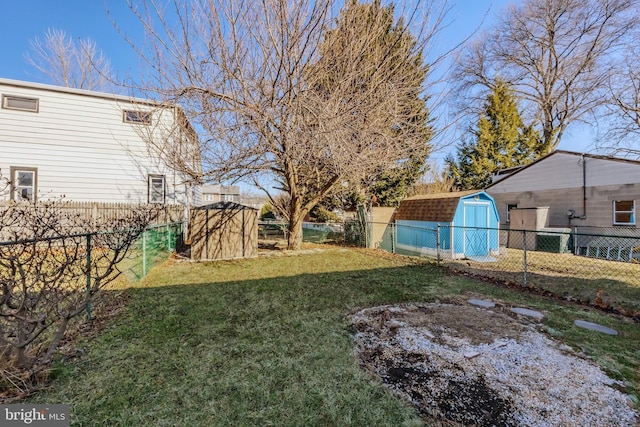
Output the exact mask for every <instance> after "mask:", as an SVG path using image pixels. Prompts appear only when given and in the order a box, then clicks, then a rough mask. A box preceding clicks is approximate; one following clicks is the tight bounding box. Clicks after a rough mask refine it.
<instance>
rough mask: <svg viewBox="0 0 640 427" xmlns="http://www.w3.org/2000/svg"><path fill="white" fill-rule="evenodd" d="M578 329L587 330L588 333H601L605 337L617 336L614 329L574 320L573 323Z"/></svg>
mask: <svg viewBox="0 0 640 427" xmlns="http://www.w3.org/2000/svg"><path fill="white" fill-rule="evenodd" d="M573 324H574V325H576V326H577V327H579V328H584V329H589V330H590V331H596V332H602V333H603V334H607V335H618V331H616V330H615V329H611V328H607V327H606V326H602V325H598V324H597V323H591V322H587V321H585V320H576V321H574V322H573Z"/></svg>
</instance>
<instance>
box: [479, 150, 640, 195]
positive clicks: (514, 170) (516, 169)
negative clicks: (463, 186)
mask: <svg viewBox="0 0 640 427" xmlns="http://www.w3.org/2000/svg"><path fill="white" fill-rule="evenodd" d="M557 154H567V155H572V156H576V157H585V158H591V159H599V160H611V161H616V162H621V163H626V164H635V165H640V160H633V159H626V158H623V157H614V156H605V155H600V154H589V153H580V152H577V151H567V150H555V151H553V152H551V153H549V154H547V155H546V156H544V157H540V158H539V159H538V160H536V161H534V162H531V163H529V164H528V165H525V166H516V167H513V168H507V169H502V170H501V171H498V172H497V173H496V175H501V176H502V178H500V179H498V180H497V181H495V182H493V183H491V184H490V185H489V186H487V189H489V188H491V187H493V186H494V185H497V184H501V183H503V181H505V180H507V179H509V178H511V177H512V176H515V175H517V174H519V173H521V172H522V171H525V170H527V169H529V168H530V167H532V166H534V165H536V164H538V163H540V162H542V161H544V160H546V159H548V158H549V157H552V156H555V155H557ZM509 171H512V172H511V173H509Z"/></svg>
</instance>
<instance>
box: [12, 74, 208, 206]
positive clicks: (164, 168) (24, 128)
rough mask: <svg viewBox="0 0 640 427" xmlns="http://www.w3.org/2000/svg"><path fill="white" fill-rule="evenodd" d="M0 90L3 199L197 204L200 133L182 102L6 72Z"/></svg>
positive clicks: (198, 201)
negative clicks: (176, 104) (35, 79)
mask: <svg viewBox="0 0 640 427" xmlns="http://www.w3.org/2000/svg"><path fill="white" fill-rule="evenodd" d="M0 96H1V105H0V152H1V153H2V154H1V155H0V173H1V174H2V178H3V179H4V180H8V182H9V183H10V185H9V188H7V189H6V190H5V191H4V192H3V193H2V194H0V198H1V199H3V200H7V199H9V200H14V201H30V202H31V203H37V202H38V201H39V200H48V199H59V198H64V200H68V201H74V202H100V203H115V202H119V203H131V204H146V203H150V204H166V205H175V204H182V205H186V206H189V205H198V204H200V194H199V187H198V186H196V185H194V184H193V182H194V179H193V176H194V173H193V172H194V171H196V172H197V171H199V170H200V166H199V164H200V158H199V155H198V150H197V137H196V135H195V132H194V131H193V129H192V128H191V126H190V124H189V122H188V120H187V119H186V118H185V116H184V114H183V113H182V111H181V110H180V109H179V108H177V107H174V106H163V105H160V104H158V103H155V102H153V101H149V100H143V99H138V98H131V97H127V96H122V95H114V94H108V93H101V92H93V91H87V90H80V89H71V88H66V87H58V86H50V85H44V84H38V83H30V82H23V81H16V80H8V79H0ZM169 159H172V160H169ZM176 161H179V162H180V163H181V165H180V167H178V168H175V167H171V166H169V165H175V164H176V163H175V162H176ZM176 169H178V170H176ZM185 171H190V173H186V172H185Z"/></svg>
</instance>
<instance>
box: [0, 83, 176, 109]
mask: <svg viewBox="0 0 640 427" xmlns="http://www.w3.org/2000/svg"><path fill="white" fill-rule="evenodd" d="M0 84H2V85H4V86H13V87H16V88H28V89H39V90H46V91H49V92H58V93H71V94H75V95H83V96H90V97H93V98H100V99H108V100H111V101H121V102H131V103H135V104H141V105H150V106H155V107H160V106H162V105H163V104H162V103H160V102H157V101H153V100H151V99H143V98H136V97H131V96H127V95H117V94H113V93H106V92H97V91H93V90H86V89H76V88H71V87H64V86H54V85H48V84H43V83H34V82H26V81H22V80H12V79H5V78H0Z"/></svg>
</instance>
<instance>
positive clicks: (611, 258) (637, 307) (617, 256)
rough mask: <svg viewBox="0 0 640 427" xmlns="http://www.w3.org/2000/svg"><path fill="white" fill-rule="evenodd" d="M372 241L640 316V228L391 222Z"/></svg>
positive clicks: (389, 248)
mask: <svg viewBox="0 0 640 427" xmlns="http://www.w3.org/2000/svg"><path fill="white" fill-rule="evenodd" d="M366 227H370V224H366ZM356 240H357V239H356ZM360 240H362V239H360ZM371 247H377V248H379V249H382V250H385V251H388V252H393V253H397V254H402V255H410V256H425V257H430V258H433V259H434V260H435V261H436V262H437V263H438V264H439V265H443V266H446V267H448V268H450V269H452V270H455V271H458V272H462V273H464V274H468V275H471V276H476V277H479V278H482V279H486V280H493V281H496V282H500V283H504V284H508V285H514V286H519V287H526V288H530V289H535V290H538V291H541V292H542V293H547V294H551V295H553V296H556V297H560V298H563V299H566V300H576V301H580V302H584V303H589V304H592V305H597V306H600V307H602V308H612V309H615V310H616V311H618V312H622V313H623V314H627V313H631V314H632V315H634V316H639V315H640V232H639V230H635V229H609V228H607V229H595V228H588V229H587V228H586V227H580V228H571V229H569V228H567V229H542V230H500V229H492V228H479V227H455V226H438V227H435V228H423V227H416V226H406V225H397V224H393V223H391V224H388V225H387V226H386V229H385V231H384V234H383V237H382V239H381V240H380V241H379V242H373V244H372V245H371Z"/></svg>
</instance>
